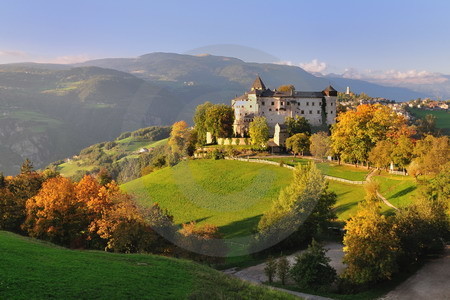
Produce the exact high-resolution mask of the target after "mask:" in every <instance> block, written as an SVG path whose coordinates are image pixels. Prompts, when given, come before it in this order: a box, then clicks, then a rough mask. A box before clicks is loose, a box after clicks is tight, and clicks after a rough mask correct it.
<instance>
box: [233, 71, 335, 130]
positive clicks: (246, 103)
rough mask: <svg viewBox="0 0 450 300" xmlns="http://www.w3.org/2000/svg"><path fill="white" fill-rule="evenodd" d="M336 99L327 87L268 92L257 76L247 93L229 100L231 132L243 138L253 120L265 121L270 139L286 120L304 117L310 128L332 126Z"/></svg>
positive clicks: (332, 91) (330, 87) (333, 91)
mask: <svg viewBox="0 0 450 300" xmlns="http://www.w3.org/2000/svg"><path fill="white" fill-rule="evenodd" d="M336 98H337V91H336V90H335V89H334V88H333V87H332V86H331V85H330V86H328V87H327V88H326V89H325V90H323V91H321V92H300V91H295V90H290V91H286V92H285V91H277V90H273V91H272V90H270V89H268V88H266V86H265V85H264V83H263V82H262V80H261V78H260V77H259V76H257V77H256V79H255V81H254V82H253V85H252V87H251V90H250V91H249V92H246V93H245V94H244V95H242V96H240V97H237V98H234V99H233V100H231V106H232V107H233V109H234V114H235V120H234V124H233V130H234V133H235V134H236V135H237V136H244V135H245V134H246V133H248V128H249V124H250V122H251V121H253V118H254V117H256V116H263V117H266V119H267V123H268V125H269V127H270V130H271V135H274V132H275V126H276V125H277V124H284V122H285V118H286V117H295V116H301V117H305V119H307V120H308V121H309V123H310V124H311V125H312V126H319V125H329V124H334V123H335V118H336Z"/></svg>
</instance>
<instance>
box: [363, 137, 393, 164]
mask: <svg viewBox="0 0 450 300" xmlns="http://www.w3.org/2000/svg"><path fill="white" fill-rule="evenodd" d="M392 148H393V145H392V143H391V142H390V141H386V140H384V141H379V142H378V143H377V144H376V145H375V147H373V148H372V150H370V152H369V162H370V163H371V164H372V165H373V166H375V167H376V168H378V169H382V168H385V169H387V168H388V166H389V164H390V163H391V161H392V160H391V153H392Z"/></svg>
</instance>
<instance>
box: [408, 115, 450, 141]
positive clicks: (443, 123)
mask: <svg viewBox="0 0 450 300" xmlns="http://www.w3.org/2000/svg"><path fill="white" fill-rule="evenodd" d="M408 111H409V112H410V113H411V114H413V115H414V116H415V117H417V118H425V116H426V115H429V114H431V115H433V116H435V117H436V127H437V128H440V129H442V130H443V131H444V134H447V135H450V112H448V111H444V110H436V111H434V110H425V109H420V108H408Z"/></svg>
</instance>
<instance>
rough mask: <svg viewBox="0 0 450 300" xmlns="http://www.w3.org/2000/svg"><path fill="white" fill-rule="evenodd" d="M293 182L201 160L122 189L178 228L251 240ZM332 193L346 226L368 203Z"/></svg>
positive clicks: (270, 170)
mask: <svg viewBox="0 0 450 300" xmlns="http://www.w3.org/2000/svg"><path fill="white" fill-rule="evenodd" d="M380 178H382V179H380V180H384V178H385V177H384V176H382V177H380ZM393 178H395V180H394V179H391V177H389V176H386V184H390V185H392V186H398V183H401V182H402V180H403V179H404V180H405V181H406V182H410V181H409V177H403V176H399V177H398V178H397V177H395V176H394V177H393ZM291 179H292V171H291V170H289V169H287V168H282V167H279V166H273V165H265V164H257V163H252V162H242V161H230V160H209V159H202V160H187V161H183V162H181V163H180V164H178V165H176V166H174V167H172V168H169V167H168V168H164V169H161V170H158V171H156V172H153V173H151V174H148V175H146V176H144V177H141V178H138V179H136V180H133V181H130V182H128V183H125V184H123V185H122V188H123V189H124V190H125V191H127V192H129V193H131V194H133V195H134V196H135V198H136V200H137V201H138V202H139V203H140V204H142V205H144V206H145V205H151V204H152V203H154V202H158V203H159V205H161V207H163V208H165V209H167V210H168V211H169V212H170V213H171V214H172V215H173V216H174V219H175V222H176V223H177V224H181V223H187V222H190V221H196V222H197V223H199V224H202V223H203V224H205V223H209V224H214V225H217V226H219V228H220V231H221V233H222V234H224V238H226V239H230V238H238V237H243V236H247V235H249V234H251V233H252V232H253V231H254V230H255V228H256V226H257V224H258V222H259V219H260V218H261V216H262V215H263V214H264V212H265V211H266V210H267V209H268V208H269V207H270V205H271V203H272V201H273V200H274V199H276V198H277V197H278V194H279V191H280V190H281V189H282V188H283V187H285V186H286V185H288V184H289V183H290V182H291ZM329 188H330V190H332V191H334V192H336V194H337V196H338V200H337V203H336V205H335V210H336V213H337V216H338V219H339V220H343V221H344V220H347V219H348V218H350V217H351V216H352V215H353V214H354V213H355V212H356V210H357V209H358V203H359V202H360V201H361V200H363V199H364V194H365V192H364V187H363V186H362V185H355V184H347V183H342V182H338V181H332V180H330V181H329ZM398 189H401V187H399V188H398ZM383 191H385V190H382V192H383ZM404 192H405V193H406V194H405V195H404V196H403V197H410V195H409V193H410V191H409V190H406V191H404ZM396 193H398V192H396V191H394V190H392V195H395V194H396ZM390 195H391V194H388V197H390ZM389 199H390V198H389ZM392 199H393V198H392ZM383 208H384V206H383Z"/></svg>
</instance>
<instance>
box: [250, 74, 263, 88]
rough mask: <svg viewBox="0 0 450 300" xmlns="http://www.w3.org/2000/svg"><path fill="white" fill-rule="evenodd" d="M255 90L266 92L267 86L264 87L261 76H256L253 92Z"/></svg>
mask: <svg viewBox="0 0 450 300" xmlns="http://www.w3.org/2000/svg"><path fill="white" fill-rule="evenodd" d="M254 90H262V91H264V90H266V86H265V85H264V82H262V80H261V77H259V75H258V76H256V79H255V81H253V84H252V91H254Z"/></svg>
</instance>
